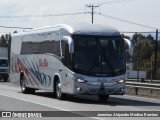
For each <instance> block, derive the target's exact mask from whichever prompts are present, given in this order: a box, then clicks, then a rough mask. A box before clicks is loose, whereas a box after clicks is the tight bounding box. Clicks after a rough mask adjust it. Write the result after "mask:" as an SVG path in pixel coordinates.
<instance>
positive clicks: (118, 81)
mask: <svg viewBox="0 0 160 120" xmlns="http://www.w3.org/2000/svg"><path fill="white" fill-rule="evenodd" d="M116 82H117V83H124V82H125V80H124V79H121V80H117V81H116Z"/></svg>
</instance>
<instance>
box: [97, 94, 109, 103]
mask: <svg viewBox="0 0 160 120" xmlns="http://www.w3.org/2000/svg"><path fill="white" fill-rule="evenodd" d="M98 98H99V101H100V102H107V101H108V98H109V95H98Z"/></svg>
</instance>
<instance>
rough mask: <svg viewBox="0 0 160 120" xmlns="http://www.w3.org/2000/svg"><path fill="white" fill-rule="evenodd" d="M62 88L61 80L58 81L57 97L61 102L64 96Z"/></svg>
mask: <svg viewBox="0 0 160 120" xmlns="http://www.w3.org/2000/svg"><path fill="white" fill-rule="evenodd" d="M61 87H62V86H61V83H60V80H57V81H56V97H57V99H59V100H62V99H63V94H62V91H61Z"/></svg>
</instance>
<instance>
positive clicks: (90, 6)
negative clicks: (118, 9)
mask: <svg viewBox="0 0 160 120" xmlns="http://www.w3.org/2000/svg"><path fill="white" fill-rule="evenodd" d="M86 7H89V8H91V10H92V11H91V12H87V13H91V15H92V24H93V16H94V14H95V12H94V8H96V7H99V5H93V4H90V5H86Z"/></svg>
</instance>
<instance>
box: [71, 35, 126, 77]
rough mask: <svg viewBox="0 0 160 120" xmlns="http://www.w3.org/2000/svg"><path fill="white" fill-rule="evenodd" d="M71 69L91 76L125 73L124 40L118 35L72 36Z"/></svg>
mask: <svg viewBox="0 0 160 120" xmlns="http://www.w3.org/2000/svg"><path fill="white" fill-rule="evenodd" d="M73 40H74V46H75V47H74V55H73V69H74V70H75V71H76V72H77V73H82V74H86V75H93V76H116V75H121V74H125V53H124V40H123V39H122V38H121V37H120V36H118V37H116V36H113V37H98V36H97V37H95V36H78V35H75V36H73Z"/></svg>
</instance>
